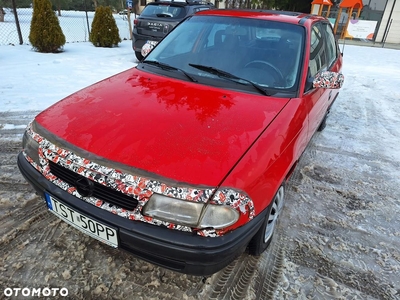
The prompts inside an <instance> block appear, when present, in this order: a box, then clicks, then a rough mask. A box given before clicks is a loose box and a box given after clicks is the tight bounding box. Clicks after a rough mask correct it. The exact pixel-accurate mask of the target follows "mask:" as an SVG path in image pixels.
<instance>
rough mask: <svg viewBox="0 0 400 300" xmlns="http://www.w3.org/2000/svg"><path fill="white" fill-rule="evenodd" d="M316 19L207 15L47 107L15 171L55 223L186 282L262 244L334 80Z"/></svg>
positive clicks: (330, 39) (330, 50) (332, 59)
mask: <svg viewBox="0 0 400 300" xmlns="http://www.w3.org/2000/svg"><path fill="white" fill-rule="evenodd" d="M341 68H342V55H341V53H340V51H339V48H338V44H337V42H336V40H335V36H334V34H333V31H332V28H331V25H330V23H329V21H328V20H326V19H324V18H322V17H318V16H313V15H308V14H301V13H294V12H279V11H259V10H243V11H242V10H208V11H204V12H200V13H197V14H195V15H194V16H190V17H188V18H187V19H185V21H183V22H182V23H181V24H180V25H178V26H177V27H176V28H175V29H174V30H173V31H171V33H170V34H168V35H167V36H166V37H165V38H164V39H163V40H162V41H161V42H160V43H159V44H158V45H157V46H156V47H155V48H154V49H153V50H152V51H151V52H150V53H149V54H148V56H147V57H146V58H145V59H144V60H143V61H142V62H140V63H139V64H138V65H137V66H136V67H135V68H132V69H130V70H127V71H125V72H122V73H120V74H117V75H115V76H113V77H110V78H108V79H105V80H103V81H101V82H99V83H96V84H94V85H92V86H90V87H87V88H85V89H83V90H81V91H78V92H77V93H75V94H72V95H71V96H69V97H67V98H65V99H63V100H62V101H60V102H58V103H56V104H54V105H53V106H51V107H50V108H48V109H46V110H45V111H43V112H42V113H40V114H39V115H38V116H37V117H36V118H35V119H34V120H33V122H32V123H31V124H30V125H29V126H28V128H27V130H26V132H25V135H24V138H23V150H22V152H21V153H20V154H19V156H18V166H19V168H20V170H21V172H22V174H23V175H24V176H25V178H26V179H27V180H28V181H29V182H30V183H31V184H32V185H33V186H34V187H35V189H36V190H37V192H39V193H40V195H42V196H43V198H44V199H45V200H46V204H47V207H48V209H49V210H50V211H51V212H53V213H55V214H56V215H57V216H58V217H60V218H61V219H63V220H64V221H66V222H68V223H69V224H71V225H73V226H75V227H76V228H78V229H80V230H82V231H83V232H85V233H87V234H89V235H91V236H92V237H94V238H97V239H99V240H101V241H102V242H105V243H107V244H109V245H110V246H112V247H118V248H121V249H124V250H127V251H129V252H131V253H133V254H134V255H136V256H137V257H140V258H142V259H144V260H147V261H149V262H151V263H154V264H157V265H160V266H163V267H166V268H169V269H171V270H175V271H179V272H182V273H187V274H194V275H209V274H212V273H214V272H217V271H219V270H220V269H222V268H224V267H225V266H226V265H228V264H229V263H230V262H231V261H232V260H234V259H235V258H236V257H237V256H238V255H240V254H241V253H242V252H243V251H245V250H246V249H248V250H247V251H248V252H249V253H250V254H253V255H260V254H261V253H262V252H263V251H264V250H265V249H266V248H267V247H268V245H269V243H270V241H271V237H272V235H273V232H274V228H275V224H276V221H277V218H278V216H279V213H280V211H281V209H282V206H283V204H284V195H285V182H287V180H288V178H289V177H290V175H291V173H292V171H293V170H294V168H295V167H296V163H297V161H298V159H299V157H300V156H301V154H302V152H303V151H304V149H305V148H306V146H307V144H308V142H309V141H310V139H311V137H312V136H313V134H314V133H315V132H316V131H317V130H318V129H319V130H321V129H323V127H324V126H325V121H326V118H327V115H328V113H329V110H330V108H331V107H332V104H333V103H334V101H335V99H336V98H337V96H338V91H339V88H340V87H341V85H342V83H343V75H342V74H341V73H340V71H341Z"/></svg>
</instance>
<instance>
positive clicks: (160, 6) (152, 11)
mask: <svg viewBox="0 0 400 300" xmlns="http://www.w3.org/2000/svg"><path fill="white" fill-rule="evenodd" d="M140 16H141V17H154V18H163V17H165V18H174V19H175V18H184V17H185V8H184V7H183V6H177V5H170V4H168V3H166V4H164V3H157V4H150V5H147V6H146V7H145V8H144V9H143V11H142V13H141V14H140Z"/></svg>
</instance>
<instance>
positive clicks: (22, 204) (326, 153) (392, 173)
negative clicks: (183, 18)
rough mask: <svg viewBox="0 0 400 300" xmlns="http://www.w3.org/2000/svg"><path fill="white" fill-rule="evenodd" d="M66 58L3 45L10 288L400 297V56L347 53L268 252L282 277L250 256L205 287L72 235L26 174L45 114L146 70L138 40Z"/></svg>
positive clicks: (1, 100)
mask: <svg viewBox="0 0 400 300" xmlns="http://www.w3.org/2000/svg"><path fill="white" fill-rule="evenodd" d="M64 50H65V51H64V52H62V53H59V54H42V53H37V52H34V51H33V50H32V49H31V47H30V46H28V45H22V46H0V66H1V67H0V68H1V73H0V74H1V75H0V150H1V151H0V153H1V155H0V187H1V188H2V190H1V189H0V238H1V239H0V249H2V250H0V256H1V257H2V258H0V271H1V274H2V275H0V286H1V287H2V288H5V287H25V286H31V287H36V288H38V287H44V286H48V285H51V286H55V287H62V286H64V287H68V288H69V291H70V295H72V296H74V295H75V296H76V298H78V299H89V298H93V297H96V298H97V299H106V298H116V299H117V298H121V299H122V298H124V297H127V296H131V297H133V298H134V299H206V298H213V299H231V298H232V299H233V298H234V294H235V293H236V291H238V290H239V291H240V288H239V287H240V285H243V282H245V284H247V285H248V288H246V289H245V292H243V291H241V294H240V297H241V298H240V297H238V298H237V299H243V298H245V299H265V298H266V295H270V296H274V297H275V298H276V299H400V218H399V215H400V148H399V145H400V71H399V70H400V51H399V50H391V49H384V48H370V47H360V46H354V45H346V46H345V48H344V69H343V73H344V74H345V85H344V87H343V89H342V91H341V93H340V95H339V97H338V99H337V101H336V103H335V105H334V107H333V109H332V112H331V115H330V116H329V118H328V122H327V127H326V128H325V130H324V131H323V132H322V133H318V134H316V136H315V137H314V138H313V140H312V141H311V144H310V146H309V147H308V149H307V150H306V152H305V153H304V156H303V157H302V159H301V161H300V164H299V166H298V168H297V170H296V172H295V173H294V175H293V178H292V179H291V182H290V184H289V187H288V193H287V200H286V204H285V208H284V211H283V214H282V219H281V222H280V224H279V228H278V234H277V235H276V239H275V241H274V242H273V243H272V245H271V249H270V252H269V253H270V254H271V253H272V254H274V255H275V259H272V260H269V261H270V262H271V261H272V262H274V264H275V266H274V270H273V271H274V272H273V273H272V275H271V274H270V275H268V274H267V275H266V273H265V271H264V270H265V269H266V268H267V267H268V263H267V262H266V260H265V259H266V258H265V257H261V258H260V259H259V260H254V259H249V258H248V257H246V256H245V255H244V256H242V257H241V258H240V259H241V260H242V259H243V261H244V262H246V264H247V266H250V267H251V268H248V269H246V266H242V267H241V266H239V265H234V266H233V267H232V268H231V269H228V271H226V270H225V272H228V273H217V274H216V275H214V276H212V277H211V278H208V279H206V280H204V279H203V280H201V279H196V278H195V277H192V276H184V275H180V274H176V273H173V272H169V271H165V270H163V269H162V268H158V267H155V266H152V265H150V264H147V263H144V262H143V261H141V260H138V259H135V258H132V257H131V256H130V255H126V254H123V253H120V252H118V251H116V250H112V249H109V247H107V246H103V245H100V244H99V243H98V242H97V241H92V240H91V239H90V238H87V237H85V236H83V235H81V234H80V233H79V232H76V230H74V229H70V227H68V226H66V225H65V224H63V223H60V222H59V221H58V220H57V219H56V218H55V217H54V216H52V215H50V214H49V213H48V212H47V211H46V209H45V206H44V204H43V203H42V202H41V201H42V200H41V199H40V198H39V197H37V196H35V195H34V193H33V190H32V189H31V188H30V187H29V186H27V185H26V182H25V181H24V180H23V178H22V176H20V174H19V172H18V171H17V170H16V167H15V157H16V154H17V153H18V149H19V141H20V139H21V133H22V131H23V128H24V127H25V126H26V124H27V123H28V122H29V120H30V118H32V117H33V116H34V114H35V113H36V112H38V111H40V110H43V109H45V108H46V107H48V106H50V105H51V104H53V103H55V102H56V101H58V100H60V99H62V98H63V97H65V96H67V95H69V94H71V93H72V92H74V91H76V90H79V89H81V88H83V87H85V86H87V85H89V84H92V83H94V82H96V81H99V80H101V79H103V78H106V77H108V76H110V75H112V74H115V73H118V72H121V71H123V70H126V69H128V68H131V67H134V66H135V65H136V59H135V56H134V53H133V51H132V48H131V42H130V41H123V42H122V43H121V44H120V46H119V47H117V48H112V49H109V48H96V47H94V46H92V45H91V44H90V43H67V44H66V45H65V47H64ZM38 220H39V221H38ZM38 222H41V223H38ZM43 226H44V228H43ZM72 253H74V254H72ZM266 255H269V254H266ZM33 257H35V259H34V258H33ZM99 261H101V263H98V262H99ZM104 262H106V263H104ZM240 268H242V269H243V268H245V269H246V270H245V271H243V270H242V271H240ZM269 268H270V269H271V266H269ZM229 272H231V273H229ZM235 272H236V273H235ZM246 272H247V273H246ZM242 273H243V274H244V275H243V274H242ZM226 274H228V275H226ZM229 274H230V275H229ZM232 274H236V275H232ZM238 274H242V275H241V276H242V277H237V278H236V277H234V276H239V275H238ZM246 274H247V275H246ZM249 274H250V275H249ZM274 274H275V275H274ZM224 276H225V277H224ZM227 278H228V279H227ZM235 278H236V279H235ZM243 278H245V279H246V280H244V279H243ZM251 278H254V280H251ZM227 282H228V283H229V284H230V287H229V288H228V287H224V286H223V284H226V283H227ZM235 284H236V286H235ZM221 286H222V287H221ZM260 287H261V289H266V287H267V288H270V289H271V290H270V291H265V290H263V291H261V292H260V290H261V289H260ZM0 292H2V291H0ZM110 295H111V296H110ZM210 295H211V296H210ZM227 295H228V296H227ZM229 295H230V296H229ZM235 295H236V294H235ZM2 296H3V295H2V294H1V296H0V298H1V297H2Z"/></svg>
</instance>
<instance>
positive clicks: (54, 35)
mask: <svg viewBox="0 0 400 300" xmlns="http://www.w3.org/2000/svg"><path fill="white" fill-rule="evenodd" d="M29 42H30V43H31V44H32V46H33V48H34V49H35V50H36V51H39V52H45V53H48V52H53V53H55V52H60V51H61V49H62V46H64V44H65V35H64V33H63V32H62V29H61V26H60V23H59V21H58V18H57V16H56V14H55V13H54V11H53V10H52V8H51V3H50V0H33V15H32V21H31V30H30V33H29Z"/></svg>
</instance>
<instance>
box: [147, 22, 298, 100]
mask: <svg viewBox="0 0 400 300" xmlns="http://www.w3.org/2000/svg"><path fill="white" fill-rule="evenodd" d="M303 45H304V29H303V27H301V26H299V25H294V24H287V23H282V22H276V21H268V20H260V19H247V18H236V17H220V16H192V17H191V18H189V19H187V20H186V21H185V22H184V23H182V24H181V25H179V26H178V27H177V28H176V29H175V30H173V31H172V32H171V33H170V34H169V35H168V36H167V37H166V38H165V39H164V40H163V41H162V42H161V43H160V44H159V45H158V46H157V47H156V48H155V49H154V50H153V51H152V52H151V53H150V54H149V55H148V57H146V59H145V60H144V62H146V60H149V61H156V62H160V63H164V64H167V65H169V66H172V67H175V68H178V69H180V70H183V71H185V72H187V73H188V74H190V75H193V76H196V78H198V81H199V83H201V78H202V77H204V78H214V79H217V81H219V82H221V81H224V80H225V79H226V77H227V76H219V75H220V74H222V75H223V74H224V73H221V72H219V73H218V72H216V71H215V69H217V70H219V71H223V72H225V73H228V74H229V75H233V76H236V77H238V78H242V79H244V80H243V82H242V83H243V85H250V84H249V83H248V82H249V81H251V83H254V84H256V85H257V86H260V87H265V88H268V89H271V88H272V89H277V90H280V91H291V92H293V91H296V90H297V86H298V81H299V80H298V78H299V73H300V66H301V63H302V59H301V58H302V53H303V48H304V46H303ZM199 66H200V67H199ZM210 67H212V69H210ZM246 81H247V83H246ZM239 83H240V82H239ZM216 84H218V83H216ZM219 84H221V83H219ZM254 84H253V86H254ZM247 89H248V87H247Z"/></svg>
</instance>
